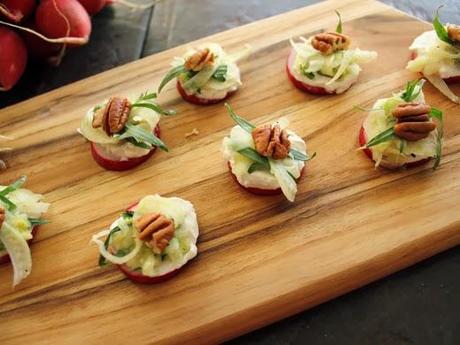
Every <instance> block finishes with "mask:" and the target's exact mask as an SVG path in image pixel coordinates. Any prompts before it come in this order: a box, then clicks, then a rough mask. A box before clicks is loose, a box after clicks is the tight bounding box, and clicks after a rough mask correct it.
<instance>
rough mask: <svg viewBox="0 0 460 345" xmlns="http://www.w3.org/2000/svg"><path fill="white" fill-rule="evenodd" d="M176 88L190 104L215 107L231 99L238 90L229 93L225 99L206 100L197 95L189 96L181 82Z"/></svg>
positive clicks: (178, 82)
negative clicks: (214, 105)
mask: <svg viewBox="0 0 460 345" xmlns="http://www.w3.org/2000/svg"><path fill="white" fill-rule="evenodd" d="M176 87H177V91H179V93H180V95H181V96H182V98H183V99H184V100H186V101H187V102H189V103H192V104H196V105H213V104H217V103H219V102H222V101H223V100H225V99H227V98H229V97H230V96H232V95H233V94H235V93H236V90H235V91H232V92H227V94H226V95H225V97H224V98H220V99H206V98H202V97H198V96H196V95H187V93H186V92H185V90H184V88H183V87H182V85H181V83H180V81H179V80H178V81H177V83H176Z"/></svg>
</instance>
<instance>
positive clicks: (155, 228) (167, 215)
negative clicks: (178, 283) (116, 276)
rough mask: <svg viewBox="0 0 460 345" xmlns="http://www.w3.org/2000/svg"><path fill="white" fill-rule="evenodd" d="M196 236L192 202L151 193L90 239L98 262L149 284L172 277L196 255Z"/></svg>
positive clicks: (196, 225)
mask: <svg viewBox="0 0 460 345" xmlns="http://www.w3.org/2000/svg"><path fill="white" fill-rule="evenodd" d="M102 237H105V241H102V240H101V238H102ZM197 239H198V223H197V219H196V213H195V209H194V208H193V205H192V204H191V203H190V202H189V201H186V200H183V199H180V198H164V197H161V196H159V195H158V194H155V195H148V196H146V197H144V198H143V199H142V200H141V201H139V203H137V204H135V205H133V206H131V207H129V208H128V209H127V210H126V211H125V212H123V214H122V215H121V216H120V217H119V218H118V219H117V220H116V221H115V222H114V223H113V224H112V225H111V227H110V229H109V230H104V231H101V232H100V233H98V234H96V235H94V236H93V237H92V240H91V241H92V242H93V243H95V244H96V245H97V246H98V247H99V252H100V257H99V266H105V265H106V264H107V262H110V263H113V264H115V265H117V266H118V268H119V269H120V270H121V271H122V272H123V273H124V274H125V275H126V276H127V277H128V278H129V279H131V280H132V281H134V282H137V283H144V284H153V283H159V282H162V281H165V280H167V279H169V278H172V277H173V276H174V275H176V274H177V273H178V272H179V270H180V269H181V268H182V267H183V266H184V265H185V264H186V263H187V262H188V261H189V260H191V259H193V258H194V257H195V256H196V255H197V247H196V241H197Z"/></svg>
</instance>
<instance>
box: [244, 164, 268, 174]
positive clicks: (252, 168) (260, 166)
mask: <svg viewBox="0 0 460 345" xmlns="http://www.w3.org/2000/svg"><path fill="white" fill-rule="evenodd" d="M260 170H269V169H267V166H266V165H264V164H260V163H252V164H251V165H250V167H249V169H248V173H249V174H252V173H253V172H254V171H260Z"/></svg>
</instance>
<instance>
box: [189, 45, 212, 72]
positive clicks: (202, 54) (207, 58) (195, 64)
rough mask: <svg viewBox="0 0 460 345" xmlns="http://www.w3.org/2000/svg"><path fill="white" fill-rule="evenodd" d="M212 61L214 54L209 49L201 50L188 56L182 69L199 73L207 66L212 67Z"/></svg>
mask: <svg viewBox="0 0 460 345" xmlns="http://www.w3.org/2000/svg"><path fill="white" fill-rule="evenodd" d="M214 60H215V56H214V53H213V52H211V50H210V49H209V48H203V49H200V50H197V51H196V52H195V53H194V54H192V55H190V56H189V58H188V59H187V60H186V61H185V63H184V67H185V68H186V69H188V70H191V71H195V72H199V71H201V70H202V69H203V68H205V67H207V66H212V64H213V63H214Z"/></svg>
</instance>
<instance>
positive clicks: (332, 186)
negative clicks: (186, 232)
mask: <svg viewBox="0 0 460 345" xmlns="http://www.w3.org/2000/svg"><path fill="white" fill-rule="evenodd" d="M334 9H338V10H339V11H340V12H341V13H342V17H343V18H344V20H345V24H344V25H345V31H346V32H347V33H349V34H350V35H351V36H352V37H353V41H354V42H355V44H356V45H358V44H359V46H360V47H361V48H362V49H370V50H376V51H377V52H378V53H379V59H378V61H377V62H376V63H373V64H370V65H367V66H365V68H364V72H363V73H362V76H361V78H360V82H359V84H357V85H355V86H354V87H353V88H352V89H351V90H349V91H348V92H346V93H345V94H343V95H340V96H328V97H317V96H311V95H306V94H304V93H301V92H300V91H298V90H297V89H295V88H294V87H293V86H292V85H291V84H290V83H289V81H288V80H287V77H286V74H285V65H284V64H285V60H286V57H287V54H288V52H289V49H290V48H289V43H288V39H289V38H290V37H296V36H299V35H305V36H308V35H310V34H312V33H315V32H318V31H319V30H322V29H326V28H334V27H335V24H336V17H335V14H334V12H333V11H334ZM204 22H205V21H204ZM204 25H205V24H204ZM429 28H430V25H429V24H427V23H423V22H420V21H418V20H416V19H414V18H410V17H408V16H406V15H404V14H402V13H400V12H397V11H396V10H394V9H391V8H389V7H387V6H386V5H383V4H381V3H378V2H375V1H372V0H345V1H343V0H340V1H339V0H335V1H328V2H324V3H320V4H317V5H314V6H311V7H307V8H304V9H300V10H296V11H293V12H290V13H286V14H283V15H280V16H277V17H273V18H269V19H266V20H262V21H260V22H256V23H253V24H250V25H246V26H242V27H239V28H236V29H233V30H230V31H227V32H223V33H219V34H217V35H214V36H211V37H208V38H206V39H203V40H200V41H214V42H218V43H221V44H222V45H223V46H224V47H225V48H226V49H227V50H228V51H229V52H233V51H236V50H238V49H240V48H242V46H243V44H244V43H250V44H251V45H252V47H253V54H252V56H251V58H250V59H248V60H246V61H244V62H242V63H241V64H240V67H241V70H242V75H243V81H244V86H243V87H242V89H241V90H240V91H239V92H238V93H237V94H236V95H235V96H234V97H232V98H231V100H230V103H231V104H232V106H233V107H234V108H235V110H236V111H237V112H238V113H239V114H241V115H243V116H245V117H246V118H248V119H250V120H252V121H253V122H255V123H263V122H266V121H269V120H273V119H276V118H278V117H280V116H287V117H288V118H289V120H290V121H291V127H292V128H293V129H295V130H296V131H297V133H299V134H300V135H301V136H302V137H304V138H305V139H306V140H307V142H308V145H309V149H310V151H311V152H313V151H316V152H317V154H318V155H317V158H316V159H315V160H313V161H312V162H311V163H310V164H309V165H308V169H307V173H306V176H305V177H304V178H303V179H302V181H301V183H300V184H299V193H298V195H297V199H296V202H295V203H293V204H290V203H289V202H287V201H286V200H285V199H284V197H283V196H274V197H260V196H255V195H251V194H248V193H246V192H245V191H243V190H241V189H240V188H239V187H238V186H237V185H236V184H235V183H234V182H233V181H232V178H231V176H230V175H229V174H228V171H227V167H226V164H225V162H224V161H223V159H222V155H221V153H220V146H221V141H222V138H223V137H224V136H225V135H227V133H228V132H229V129H230V128H231V126H233V123H232V121H231V120H230V119H229V117H228V116H227V114H226V111H225V109H224V107H223V105H222V104H219V105H215V106H210V107H199V106H193V105H190V104H187V103H185V102H183V101H182V100H181V98H180V97H179V96H178V94H177V92H176V90H175V89H174V87H173V85H172V84H171V85H170V86H169V87H168V89H167V90H166V92H165V94H163V95H162V96H161V98H160V101H161V103H162V104H164V105H167V106H171V107H174V108H176V109H177V110H178V112H179V115H178V116H176V117H173V118H166V119H163V120H162V123H161V126H162V134H163V139H164V140H165V141H166V142H167V144H168V145H169V146H170V148H171V152H170V153H163V152H157V153H156V154H155V155H154V156H153V157H152V159H151V160H149V161H148V162H147V163H146V164H144V165H142V166H140V167H138V168H137V169H135V170H132V171H128V172H123V173H117V172H109V171H104V170H103V169H102V168H100V167H99V166H98V165H96V163H95V162H94V161H93V159H92V158H91V155H90V151H89V144H88V143H87V142H85V140H84V139H83V138H82V137H81V136H80V135H78V134H77V132H76V128H77V127H78V125H79V121H80V118H81V117H82V116H83V115H84V114H85V112H86V110H87V109H88V108H89V107H91V106H92V105H94V104H96V103H99V102H100V101H102V100H104V99H105V98H106V97H108V96H110V95H112V94H125V93H129V94H133V95H134V94H137V93H140V92H142V91H144V90H146V89H153V88H155V87H156V85H158V83H159V81H160V79H161V78H162V76H163V75H164V74H165V72H166V71H167V70H168V66H169V62H170V60H171V59H172V57H173V56H178V55H181V54H182V53H183V52H184V50H185V46H181V47H177V48H174V49H171V50H168V51H165V52H162V53H160V54H157V55H154V56H150V57H148V58H145V59H142V60H140V61H137V62H134V63H132V64H128V65H125V66H122V67H120V68H116V69H114V70H111V71H108V72H106V73H102V74H100V75H96V76H94V77H91V78H89V79H86V80H83V81H80V82H77V83H75V84H72V85H69V86H66V87H64V88H61V89H58V90H56V91H53V92H50V93H48V94H45V95H42V96H39V97H36V98H33V99H30V100H28V101H26V102H23V103H21V104H18V105H15V106H12V107H9V108H5V109H3V110H1V111H0V132H1V133H2V134H4V135H10V136H12V137H14V138H15V140H14V142H13V146H14V151H13V152H12V153H11V154H10V155H9V156H7V161H8V164H9V165H10V169H9V170H7V171H6V172H4V173H2V175H1V178H0V179H1V181H0V182H1V183H3V184H5V183H9V182H11V181H13V180H14V179H15V178H17V177H19V176H20V175H22V174H26V175H28V177H29V180H28V183H27V187H28V188H30V189H32V190H34V191H37V192H41V193H44V194H45V195H46V199H47V200H48V201H49V202H51V203H52V207H51V208H50V212H49V214H48V219H49V220H50V221H51V224H49V225H46V226H43V227H42V228H41V230H40V233H39V235H38V237H37V239H36V241H35V243H34V244H33V246H32V254H33V272H32V274H31V276H30V277H29V278H28V279H27V280H25V281H24V282H23V283H21V285H19V286H18V287H17V288H16V290H14V291H12V290H11V274H12V272H11V268H10V266H9V265H2V266H1V267H0V343H1V344H47V343H53V344H83V343H84V344H103V343H104V344H106V343H110V344H122V343H123V344H126V343H135V344H144V343H156V342H158V343H164V344H170V343H171V344H172V343H176V344H183V343H214V342H219V341H222V340H225V339H229V338H231V337H235V336H237V335H239V334H242V333H244V332H248V331H250V330H253V329H255V328H257V327H261V326H263V325H266V324H268V323H271V322H274V321H276V320H278V319H281V318H283V317H286V316H288V315H291V314H293V313H296V312H299V311H301V310H304V309H306V308H309V307H312V306H314V305H317V304H319V303H321V302H324V301H326V300H329V299H331V298H334V297H336V296H338V295H341V294H344V293H346V292H348V291H350V290H353V289H356V288H358V287H360V286H363V285H365V284H367V283H369V282H371V281H374V280H376V279H379V278H381V277H383V276H385V275H388V274H390V273H392V272H395V271H397V270H399V269H402V268H404V267H407V266H409V265H411V264H413V263H415V262H417V261H420V260H422V259H424V258H427V257H429V256H431V255H433V254H435V253H438V252H440V251H442V250H445V249H447V248H449V247H452V246H455V245H457V244H459V243H460V213H459V212H458V205H459V204H460V178H459V169H460V121H459V114H458V113H459V106H457V105H454V104H453V103H451V102H449V101H448V100H446V99H445V98H444V97H443V96H441V95H440V94H439V93H438V92H437V91H436V90H435V89H433V88H432V87H431V86H430V85H427V86H426V87H425V92H426V97H427V100H428V102H429V103H430V104H432V105H435V106H436V107H438V108H441V109H443V110H444V111H445V116H446V131H445V145H444V157H443V161H442V165H441V167H440V169H439V170H438V171H436V172H433V171H432V170H431V165H427V166H425V167H421V168H417V169H413V170H409V171H401V172H389V171H384V170H375V169H374V168H373V164H372V163H371V162H370V161H369V160H368V159H367V158H366V157H364V155H363V154H362V153H361V152H356V148H357V135H358V130H359V127H360V125H361V121H362V119H363V117H364V116H365V114H364V113H362V112H359V111H355V110H353V106H354V105H362V106H365V107H368V106H370V105H372V103H373V102H374V101H375V100H376V99H377V98H382V97H388V96H389V95H390V94H391V93H392V92H393V91H395V90H398V89H400V88H402V87H403V86H404V84H405V83H406V81H407V80H410V79H413V78H415V77H416V76H415V75H413V74H411V73H409V72H407V71H405V70H404V66H405V65H406V61H407V59H408V55H409V53H408V50H407V47H408V46H409V44H410V42H411V41H412V39H413V38H414V37H415V36H417V35H418V34H420V33H421V32H423V31H425V30H427V29H429ZM195 43H197V42H193V43H192V44H195ZM455 91H456V92H457V93H458V92H460V88H459V87H456V88H455ZM193 128H197V129H198V130H199V132H200V134H199V135H198V136H197V137H193V138H189V139H186V138H185V134H186V133H188V132H190V131H191V130H192V129H193ZM147 193H160V194H162V195H166V196H172V195H174V196H179V197H182V198H185V199H188V200H190V201H191V202H193V203H194V205H195V207H196V209H197V213H198V217H199V223H200V229H201V236H200V239H199V252H200V254H199V256H198V257H197V258H196V259H195V260H193V262H191V263H190V264H189V265H188V266H187V268H186V269H185V270H184V271H183V272H182V273H181V274H180V275H179V276H177V277H176V278H175V279H173V280H171V281H169V282H166V283H163V284H161V285H154V286H142V285H136V284H133V283H131V282H130V281H128V280H127V279H126V278H125V277H124V275H122V274H121V273H120V272H118V270H117V269H115V268H113V267H112V268H106V269H100V268H99V267H98V266H97V257H98V254H97V250H96V248H95V247H94V246H90V245H89V239H90V237H91V235H92V234H94V233H96V232H97V231H99V230H101V229H103V228H106V227H107V226H108V225H109V224H110V223H111V221H112V220H113V219H114V218H115V217H116V216H117V215H118V214H119V212H120V211H121V210H122V209H123V208H124V207H125V206H127V205H130V204H131V203H132V202H134V201H136V200H138V199H140V198H142V197H143V196H144V195H145V194H147Z"/></svg>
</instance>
